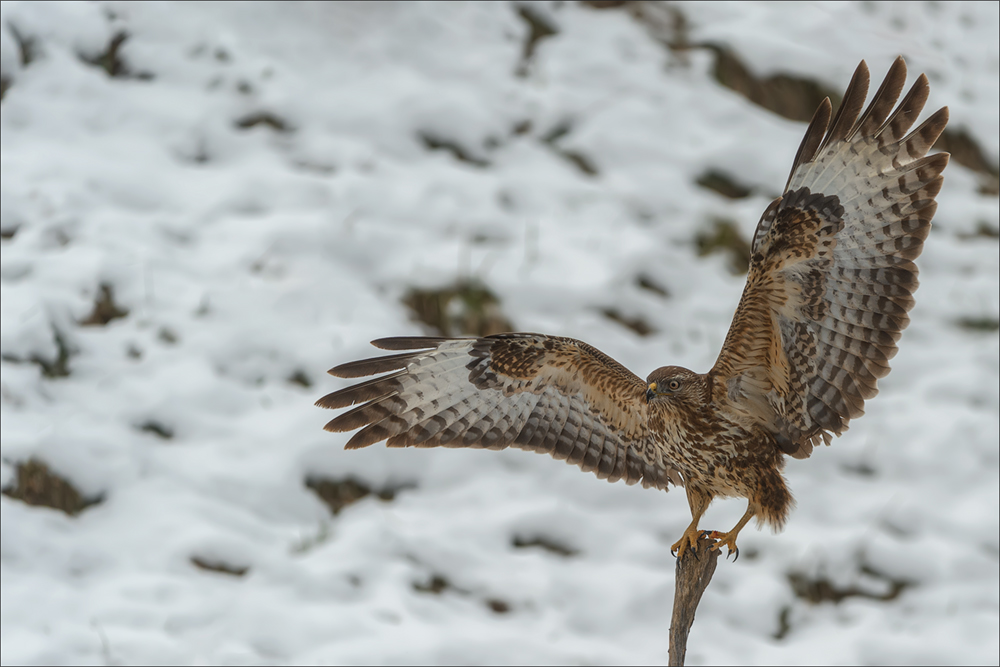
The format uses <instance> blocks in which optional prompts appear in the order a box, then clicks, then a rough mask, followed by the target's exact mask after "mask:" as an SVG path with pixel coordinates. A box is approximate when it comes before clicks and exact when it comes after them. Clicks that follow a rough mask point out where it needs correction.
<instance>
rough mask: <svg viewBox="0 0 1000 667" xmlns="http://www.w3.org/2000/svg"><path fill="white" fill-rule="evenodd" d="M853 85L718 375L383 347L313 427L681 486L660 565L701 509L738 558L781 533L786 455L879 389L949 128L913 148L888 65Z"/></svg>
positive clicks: (508, 341)
mask: <svg viewBox="0 0 1000 667" xmlns="http://www.w3.org/2000/svg"><path fill="white" fill-rule="evenodd" d="M868 79H869V77H868V68H867V66H866V65H865V63H864V62H863V61H862V63H861V64H860V65H859V66H858V69H857V70H856V71H855V73H854V77H853V78H852V79H851V83H850V85H849V86H848V88H847V91H846V93H845V94H844V99H843V102H842V103H841V105H840V108H839V109H838V111H837V114H836V116H835V117H834V118H833V119H832V122H831V105H830V102H829V100H824V102H823V103H822V104H821V105H820V107H819V109H817V111H816V114H815V115H814V116H813V119H812V122H811V123H810V124H809V127H808V129H807V130H806V134H805V137H804V138H803V140H802V143H801V145H800V146H799V150H798V153H797V154H796V156H795V159H794V161H793V164H792V170H791V174H790V175H789V178H788V182H787V183H786V186H785V192H784V194H783V195H782V196H781V197H778V198H777V199H776V200H774V201H773V202H772V203H771V204H770V206H768V208H767V210H765V212H764V215H763V216H762V217H761V220H760V223H759V224H758V225H757V229H756V231H755V232H754V236H753V242H752V245H751V256H750V270H749V274H748V276H747V284H746V288H745V289H744V291H743V297H742V298H741V299H740V303H739V306H738V307H737V309H736V315H735V316H734V318H733V323H732V325H731V326H730V329H729V333H728V335H727V336H726V340H725V343H724V344H723V347H722V351H721V353H720V354H719V358H718V360H717V361H716V363H715V366H714V367H713V368H712V369H711V370H710V371H709V372H708V373H705V374H699V373H695V372H693V371H690V370H687V369H685V368H680V367H677V366H665V367H663V368H659V369H657V370H655V371H653V372H652V373H651V374H650V375H649V377H648V378H647V379H646V380H645V381H643V380H641V379H640V378H639V377H638V376H636V375H634V374H633V373H631V372H630V371H629V370H628V369H626V368H625V367H623V366H622V365H621V364H619V363H618V362H616V361H615V360H614V359H612V358H610V357H608V356H607V355H605V354H604V353H602V352H600V351H599V350H597V349H595V348H593V347H591V346H590V345H587V344H586V343H583V342H581V341H577V340H573V339H570V338H561V337H555V336H545V335H541V334H527V333H509V334H499V335H495V336H486V337H483V338H423V337H408V338H383V339H380V340H376V341H373V343H372V344H373V345H375V346H376V347H379V348H382V349H386V350H395V351H401V352H400V353H399V354H393V355H389V356H383V357H377V358H374V359H367V360H362V361H354V362H350V363H346V364H342V365H340V366H337V367H335V368H333V369H331V370H330V373H331V374H333V375H336V376H338V377H345V378H360V377H367V376H371V375H378V374H381V373H388V374H387V375H382V376H380V377H376V378H374V379H371V380H367V381H365V382H361V383H359V384H356V385H354V386H351V387H348V388H346V389H342V390H340V391H336V392H334V393H332V394H329V395H327V396H324V397H323V398H321V399H320V400H319V401H318V402H317V405H319V406H321V407H324V408H346V407H350V406H355V405H356V406H357V407H354V408H353V409H351V410H349V411H347V412H345V413H343V414H341V415H339V416H338V417H336V418H335V419H333V420H332V421H331V422H330V423H328V424H327V425H326V430H328V431H353V430H356V429H360V430H358V432H357V433H355V434H354V435H353V437H352V438H351V439H350V440H349V441H348V443H347V448H348V449H354V448H359V447H366V446H368V445H371V444H374V443H376V442H380V441H382V440H385V441H386V444H387V445H388V446H389V447H476V448H484V449H504V448H506V447H519V448H521V449H530V450H533V451H537V452H546V453H549V454H551V455H552V456H554V457H555V458H557V459H563V460H565V461H568V462H570V463H574V464H576V465H578V466H580V468H581V469H583V470H585V471H591V472H594V473H595V474H596V475H597V476H598V477H600V478H602V479H608V480H609V481H617V480H620V479H623V480H625V482H626V483H628V484H635V483H637V482H641V483H642V485H643V486H645V487H655V488H658V489H664V490H666V489H667V488H668V485H670V484H673V485H683V486H684V488H685V491H686V493H687V499H688V504H689V505H690V508H691V515H692V521H691V524H690V525H689V526H688V528H687V529H686V530H685V532H684V534H683V535H682V536H681V539H680V540H678V541H677V542H676V543H675V544H674V545H673V549H672V550H673V551H675V552H678V554H681V553H683V552H684V551H685V550H686V549H688V548H691V547H693V546H694V545H695V544H696V543H697V541H698V539H699V536H700V535H701V533H700V532H699V531H698V521H699V520H700V519H701V516H702V514H704V512H705V510H706V509H707V507H708V505H709V503H711V501H712V500H713V499H714V498H716V497H743V498H746V499H747V500H748V506H747V511H746V513H745V514H744V516H743V518H742V519H740V521H739V522H738V523H737V524H736V526H735V527H734V528H733V529H732V530H730V531H729V532H727V533H715V532H713V533H712V536H713V537H714V538H717V539H718V540H719V541H718V542H717V543H716V544H715V545H714V547H713V548H720V547H721V546H722V545H726V546H727V548H728V549H729V550H730V551H732V552H736V553H738V550H737V548H736V538H737V535H738V534H739V532H740V530H741V529H742V528H743V527H744V526H745V525H746V523H747V522H748V521H749V520H750V519H752V518H754V517H756V518H757V519H758V521H760V522H762V523H764V524H768V525H770V526H772V527H773V528H775V529H779V528H781V527H782V526H783V525H784V523H785V520H786V519H787V517H788V513H789V511H790V509H791V506H792V497H791V494H790V493H789V491H788V488H787V486H786V484H785V480H784V477H783V476H782V474H781V470H782V468H783V467H784V457H785V455H790V456H793V457H796V458H805V457H808V456H809V454H810V453H811V452H812V449H813V447H814V446H815V445H817V444H819V443H820V442H826V443H827V444H829V442H830V439H831V436H833V435H840V434H841V433H843V431H844V430H845V429H846V428H847V425H848V422H849V421H850V420H851V419H855V418H857V417H859V416H861V415H862V414H863V412H864V403H865V401H866V400H868V399H870V398H872V397H873V396H875V394H877V393H878V388H877V380H878V378H881V377H884V376H885V375H886V374H887V373H888V372H889V360H890V359H892V357H893V356H894V355H895V353H896V344H897V342H898V341H899V338H900V334H901V332H902V331H903V329H905V328H906V325H907V324H908V322H909V318H908V316H907V312H908V311H909V310H910V309H911V308H912V307H913V303H914V301H913V292H914V291H915V290H916V288H917V267H916V265H915V264H914V263H913V260H914V259H916V258H917V256H918V255H919V254H920V251H921V249H922V248H923V242H924V239H925V238H926V237H927V233H928V231H929V230H930V223H931V218H932V217H933V216H934V211H935V209H936V207H937V204H936V203H935V201H934V197H935V196H936V195H937V193H938V191H940V189H941V183H942V180H943V177H942V176H941V172H942V171H943V170H944V168H945V166H946V165H947V164H948V154H946V153H937V154H935V155H931V156H927V152H928V150H930V148H931V146H932V145H933V144H934V142H935V140H936V139H937V138H938V136H939V135H940V134H941V132H942V131H943V130H944V127H945V125H946V124H947V122H948V109H947V108H942V109H940V110H939V111H937V112H935V113H934V114H932V115H931V116H929V117H928V118H927V119H926V120H925V121H924V122H923V123H921V124H920V125H919V126H918V127H917V128H916V129H914V130H912V131H910V128H911V127H912V126H913V125H914V123H915V121H916V119H917V116H918V115H919V114H920V111H921V110H922V109H923V106H924V103H925V102H926V100H927V95H928V89H929V88H928V82H927V77H925V76H924V75H920V77H918V79H917V81H916V83H914V84H913V87H912V88H911V89H910V91H909V92H908V93H907V94H906V95H905V96H904V98H903V100H902V101H901V102H900V103H899V105H898V106H897V105H896V101H897V100H898V99H899V96H900V93H901V92H902V90H903V84H904V83H905V80H906V65H905V63H904V62H903V59H902V58H897V59H896V61H895V62H894V63H893V64H892V67H891V68H890V69H889V72H888V74H887V75H886V78H885V81H884V82H883V83H882V85H881V87H880V88H879V89H878V91H877V92H876V94H875V96H874V98H873V99H872V101H871V103H870V104H869V105H868V108H867V109H865V111H864V112H863V113H862V107H863V106H864V101H865V97H866V96H867V92H868V83H869V81H868Z"/></svg>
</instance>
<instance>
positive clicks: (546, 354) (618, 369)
mask: <svg viewBox="0 0 1000 667" xmlns="http://www.w3.org/2000/svg"><path fill="white" fill-rule="evenodd" d="M372 344H373V345H375V346H377V347H380V348H382V349H387V350H406V351H405V352H402V353H400V354H394V355H388V356H383V357H377V358H374V359H367V360H363V361H355V362H351V363H347V364H343V365H340V366H337V367H336V368H333V369H331V371H330V373H331V374H333V375H336V376H339V377H346V378H357V377H366V376H369V375H375V374H379V373H388V375H383V376H381V377H377V378H375V379H372V380H368V381H366V382H362V383H359V384H356V385H354V386H351V387H348V388H346V389H342V390H340V391H336V392H334V393H332V394H329V395H327V396H324V397H323V398H321V399H320V400H319V401H318V402H317V405H319V406H321V407H324V408H344V407H348V406H352V405H356V404H360V405H358V407H356V408H354V409H352V410H349V411H348V412H345V413H344V414H342V415H339V416H338V417H336V418H335V419H333V420H332V421H331V422H330V423H328V424H327V425H326V430H328V431H351V430H354V429H359V428H360V429H361V430H360V431H358V432H357V433H356V434H354V436H353V437H352V438H351V439H350V440H349V441H348V443H347V448H348V449H354V448H359V447H367V446H368V445H371V444H374V443H376V442H379V441H382V440H386V444H387V445H388V446H389V447H474V448H485V449H505V448H507V447H518V448H521V449H527V450H533V451H536V452H539V453H547V454H551V455H552V456H553V457H555V458H557V459H563V460H565V461H567V462H569V463H573V464H576V465H578V466H580V468H582V469H583V470H584V471H592V472H594V473H595V474H596V475H597V476H598V477H600V478H602V479H608V480H609V481H612V482H613V481H617V480H619V479H624V480H625V481H626V482H627V483H629V484H634V483H636V482H640V481H641V482H642V484H643V486H646V487H656V488H662V489H666V488H667V484H668V482H669V483H672V484H680V483H681V478H680V476H679V475H678V473H677V472H676V471H675V470H674V469H673V467H672V466H671V465H669V462H664V461H662V460H657V459H656V458H655V455H654V454H653V453H652V452H654V451H656V448H654V447H651V446H650V438H651V434H650V433H649V431H648V429H647V426H646V414H645V411H646V402H645V400H644V396H645V392H646V383H644V382H643V381H642V380H640V379H639V378H638V377H637V376H635V375H633V374H632V373H631V372H629V371H628V370H627V369H625V368H624V367H623V366H621V365H620V364H618V363H617V362H615V361H614V360H613V359H611V358H610V357H608V356H606V355H605V354H603V353H602V352H600V351H599V350H597V349H595V348H593V347H591V346H590V345H587V344H586V343H582V342H580V341H576V340H573V339H570V338H559V337H554V336H543V335H539V334H499V335H495V336H487V337H485V338H458V339H449V338H384V339H380V340H376V341H373V343H372Z"/></svg>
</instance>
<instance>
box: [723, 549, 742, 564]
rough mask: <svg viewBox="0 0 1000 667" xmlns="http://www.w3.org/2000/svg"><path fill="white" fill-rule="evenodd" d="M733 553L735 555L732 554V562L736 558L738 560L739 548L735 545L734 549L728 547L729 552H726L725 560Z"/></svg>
mask: <svg viewBox="0 0 1000 667" xmlns="http://www.w3.org/2000/svg"><path fill="white" fill-rule="evenodd" d="M733 554H736V555H735V556H733V562H734V563H735V562H736V561H737V560H739V557H740V548H739V547H736V549H735V550H733V549H729V553H727V554H726V560H729V557H730V556H732V555H733Z"/></svg>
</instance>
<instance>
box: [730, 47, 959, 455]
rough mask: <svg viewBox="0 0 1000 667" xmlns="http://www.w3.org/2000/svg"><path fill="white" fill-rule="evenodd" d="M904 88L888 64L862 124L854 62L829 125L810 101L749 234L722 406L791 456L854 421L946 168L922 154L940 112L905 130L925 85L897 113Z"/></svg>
mask: <svg viewBox="0 0 1000 667" xmlns="http://www.w3.org/2000/svg"><path fill="white" fill-rule="evenodd" d="M905 80H906V65H905V63H904V62H903V59H902V58H898V59H897V60H896V62H895V63H893V65H892V67H891V68H890V70H889V73H888V74H887V76H886V79H885V82H884V83H883V84H882V86H881V87H880V88H879V90H878V92H877V93H876V94H875V97H874V99H873V100H872V102H871V104H870V105H869V106H868V108H867V109H866V110H865V112H864V113H863V114H861V115H860V117H859V115H858V114H859V113H860V112H861V108H862V106H863V104H864V100H865V96H866V94H867V91H868V68H867V66H866V65H865V63H864V62H863V61H862V63H861V64H860V65H859V66H858V69H857V71H856V72H855V74H854V78H853V79H852V80H851V83H850V85H849V86H848V89H847V92H846V93H845V94H844V101H843V103H842V104H841V106H840V109H839V110H838V111H837V115H836V117H835V118H834V119H833V122H832V123H830V125H829V130H827V124H828V122H829V120H830V102H829V100H825V101H824V103H823V104H822V105H820V108H819V109H818V110H817V112H816V115H815V116H813V119H812V122H811V123H810V125H809V128H808V129H807V130H806V135H805V137H804V138H803V140H802V145H801V146H800V147H799V151H798V154H797V155H796V157H795V162H794V164H793V166H792V172H791V175H790V176H789V179H788V183H787V185H786V188H785V194H784V195H783V196H782V197H779V198H778V199H777V200H775V201H774V202H773V203H772V204H771V205H770V206H769V207H768V209H767V210H766V211H765V213H764V215H763V217H762V218H761V221H760V223H759V224H758V226H757V230H756V232H755V233H754V238H753V244H752V249H751V260H750V272H749V275H748V276H747V284H746V288H745V289H744V292H743V297H742V299H741V300H740V305H739V307H738V308H737V310H736V315H735V317H734V319H733V323H732V326H731V328H730V330H729V334H728V335H727V337H726V342H725V344H724V345H723V349H722V352H721V354H720V355H719V359H718V361H717V362H716V364H715V367H714V368H713V369H712V374H713V377H714V378H715V380H716V382H715V386H716V387H717V391H718V392H719V393H718V394H717V396H718V399H719V400H720V401H721V402H722V403H723V404H725V405H727V406H728V409H729V410H730V411H731V412H732V413H734V414H735V415H736V416H737V418H740V419H743V420H749V421H751V422H754V423H757V424H761V425H763V426H764V427H765V428H767V429H769V430H770V431H771V433H773V434H774V436H775V438H776V440H777V442H778V444H779V446H780V447H781V448H782V449H783V450H784V451H785V452H787V453H788V454H791V455H792V456H795V457H797V458H805V457H807V456H809V454H810V452H811V451H812V448H813V446H814V445H816V444H818V443H819V441H820V439H822V440H825V441H826V442H827V443H828V444H829V441H830V436H831V434H837V435H839V434H840V433H842V432H843V431H844V430H846V428H847V423H848V421H849V420H851V419H854V418H856V417H859V416H860V415H862V414H863V413H864V402H865V401H866V400H868V399H870V398H872V397H873V396H875V394H877V393H878V387H877V379H878V378H881V377H884V376H885V375H886V374H887V373H888V372H889V360H890V359H891V358H892V357H893V356H894V355H895V353H896V343H897V342H898V341H899V338H900V334H901V332H902V331H903V329H905V328H906V325H907V324H908V322H909V318H908V317H907V312H908V311H909V310H910V308H912V307H913V303H914V302H913V292H914V291H915V290H916V288H917V267H916V265H915V264H914V263H913V260H914V259H915V258H916V257H917V256H918V255H919V254H920V251H921V249H922V247H923V241H924V239H925V238H926V237H927V233H928V231H929V230H930V222H931V218H932V217H933V215H934V211H935V209H936V208H937V204H936V203H935V201H934V197H935V196H936V195H937V193H938V191H939V190H940V189H941V183H942V179H943V177H942V176H941V172H942V171H943V170H944V168H945V166H946V165H947V164H948V155H947V154H946V153H938V154H936V155H931V156H927V157H925V155H926V153H927V151H928V150H929V149H930V148H931V146H932V145H933V144H934V141H935V140H936V139H937V138H938V136H939V135H940V134H941V132H942V131H943V130H944V127H945V124H946V123H947V122H948V109H947V107H946V108H943V109H941V110H939V111H937V112H936V113H934V114H932V115H931V116H930V117H929V118H928V119H927V120H925V121H924V122H923V123H922V124H921V125H920V126H919V127H917V128H916V129H915V130H913V131H912V132H910V133H909V134H907V130H909V129H910V127H911V126H912V125H913V123H914V122H915V121H916V119H917V116H918V115H919V113H920V110H921V109H922V108H923V106H924V102H925V101H926V100H927V95H928V84H927V77H925V76H924V75H921V76H920V78H918V79H917V81H916V83H915V84H914V85H913V87H912V88H911V89H910V91H909V93H908V94H907V95H906V97H905V98H903V101H902V102H901V103H900V104H899V106H898V107H896V109H895V110H894V111H893V105H894V104H895V102H896V100H897V98H898V97H899V94H900V92H901V91H902V89H903V83H904V82H905ZM904 135H905V136H904ZM719 380H721V382H720V381H719Z"/></svg>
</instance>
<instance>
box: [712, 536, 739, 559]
mask: <svg viewBox="0 0 1000 667" xmlns="http://www.w3.org/2000/svg"><path fill="white" fill-rule="evenodd" d="M706 532H707V531H706ZM738 534H739V531H735V530H731V531H729V532H728V533H720V532H719V531H717V530H713V531H711V532H709V533H708V537H710V538H712V539H713V540H718V542H716V543H715V544H713V545H712V546H711V547H710V548H711V549H713V550H716V551H717V550H719V549H721V548H722V547H723V546H725V547H727V548H728V549H729V552H728V553H727V554H726V560H729V557H730V556H732V555H733V554H735V557H734V558H733V562H734V563H735V562H736V559H737V558H739V557H740V549H739V547H737V546H736V536H737V535H738Z"/></svg>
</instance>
